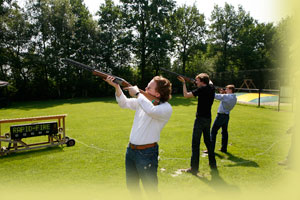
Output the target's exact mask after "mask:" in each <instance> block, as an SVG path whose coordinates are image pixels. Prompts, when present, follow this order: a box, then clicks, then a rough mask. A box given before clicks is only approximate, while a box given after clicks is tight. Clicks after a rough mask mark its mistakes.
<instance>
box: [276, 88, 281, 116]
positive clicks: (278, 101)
mask: <svg viewBox="0 0 300 200" xmlns="http://www.w3.org/2000/svg"><path fill="white" fill-rule="evenodd" d="M280 90H281V88H280V87H279V93H278V109H277V111H278V112H279V110H280Z"/></svg>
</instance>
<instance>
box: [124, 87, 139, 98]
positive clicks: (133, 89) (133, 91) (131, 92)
mask: <svg viewBox="0 0 300 200" xmlns="http://www.w3.org/2000/svg"><path fill="white" fill-rule="evenodd" d="M124 90H128V92H129V95H130V96H132V97H135V95H136V93H138V92H140V89H139V88H138V87H137V86H136V85H135V86H132V87H126V88H124Z"/></svg>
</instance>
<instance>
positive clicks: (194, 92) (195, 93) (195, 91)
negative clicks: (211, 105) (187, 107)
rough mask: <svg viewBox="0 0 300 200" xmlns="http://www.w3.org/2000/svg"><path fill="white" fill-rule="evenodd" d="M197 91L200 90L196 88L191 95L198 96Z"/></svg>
mask: <svg viewBox="0 0 300 200" xmlns="http://www.w3.org/2000/svg"><path fill="white" fill-rule="evenodd" d="M199 89H200V88H197V89H194V90H192V93H193V95H194V96H195V97H197V96H199Z"/></svg>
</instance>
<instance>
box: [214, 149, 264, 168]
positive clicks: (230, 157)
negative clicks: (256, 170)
mask: <svg viewBox="0 0 300 200" xmlns="http://www.w3.org/2000/svg"><path fill="white" fill-rule="evenodd" d="M215 154H216V156H218V157H219V158H224V157H223V156H221V155H220V154H218V153H215ZM225 154H226V155H227V156H228V157H227V158H226V159H227V160H230V161H232V162H234V164H228V165H224V166H225V167H235V166H244V167H259V165H258V164H257V163H256V162H254V161H252V160H246V159H244V158H240V157H237V156H235V155H233V154H231V153H229V152H227V153H225Z"/></svg>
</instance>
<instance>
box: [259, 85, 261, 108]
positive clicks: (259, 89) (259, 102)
mask: <svg viewBox="0 0 300 200" xmlns="http://www.w3.org/2000/svg"><path fill="white" fill-rule="evenodd" d="M260 92H261V89H258V107H260Z"/></svg>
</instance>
